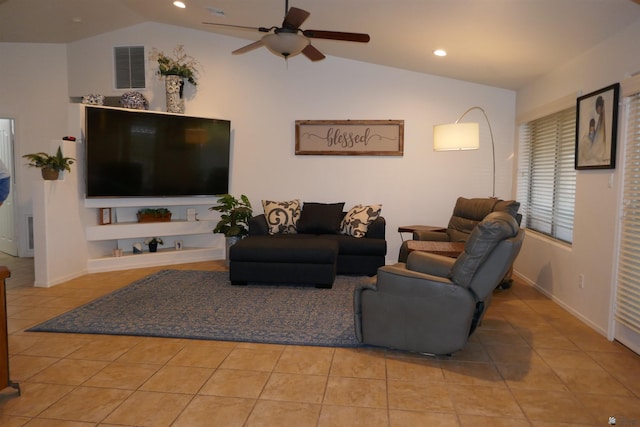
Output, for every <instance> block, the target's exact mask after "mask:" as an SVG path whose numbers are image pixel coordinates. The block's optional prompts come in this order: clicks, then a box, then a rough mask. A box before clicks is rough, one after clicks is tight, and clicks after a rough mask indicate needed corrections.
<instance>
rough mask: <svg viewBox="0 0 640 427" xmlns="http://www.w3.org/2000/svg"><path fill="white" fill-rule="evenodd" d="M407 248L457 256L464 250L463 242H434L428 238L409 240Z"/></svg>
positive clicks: (452, 256)
mask: <svg viewBox="0 0 640 427" xmlns="http://www.w3.org/2000/svg"><path fill="white" fill-rule="evenodd" d="M407 249H408V250H409V252H411V251H419V252H429V253H432V254H437V255H444V256H448V257H451V258H457V257H458V255H460V254H461V253H462V251H464V242H435V241H429V240H409V241H408V242H407Z"/></svg>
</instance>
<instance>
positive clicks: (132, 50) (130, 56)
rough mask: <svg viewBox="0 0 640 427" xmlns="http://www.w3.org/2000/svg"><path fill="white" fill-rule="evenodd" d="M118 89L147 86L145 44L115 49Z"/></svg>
mask: <svg viewBox="0 0 640 427" xmlns="http://www.w3.org/2000/svg"><path fill="white" fill-rule="evenodd" d="M113 55H114V63H115V75H116V89H142V88H144V87H145V71H144V46H124V47H116V48H114V49H113Z"/></svg>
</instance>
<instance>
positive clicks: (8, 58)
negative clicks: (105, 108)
mask: <svg viewBox="0 0 640 427" xmlns="http://www.w3.org/2000/svg"><path fill="white" fill-rule="evenodd" d="M0 58H2V59H1V60H0V76H2V78H1V79H0V117H7V118H13V119H15V125H16V135H15V152H14V155H15V172H14V173H15V180H14V183H15V188H14V191H16V205H17V207H16V212H17V216H16V217H15V224H16V226H17V227H18V229H17V239H18V246H19V248H18V249H19V255H20V256H32V255H33V253H32V252H29V251H27V242H26V237H27V236H26V220H25V215H27V214H31V213H32V212H33V204H32V197H31V192H32V188H33V182H34V181H35V180H36V179H40V180H41V179H42V178H41V175H40V171H39V170H38V169H35V168H27V167H26V166H24V165H25V164H26V162H25V160H24V159H23V158H22V155H23V154H27V153H34V152H37V151H48V150H49V141H51V140H52V139H60V138H61V137H62V136H64V135H66V132H67V107H66V104H67V102H68V100H69V98H68V96H69V95H68V87H67V48H66V45H58V44H24V43H0Z"/></svg>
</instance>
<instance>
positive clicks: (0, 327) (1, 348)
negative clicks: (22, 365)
mask: <svg viewBox="0 0 640 427" xmlns="http://www.w3.org/2000/svg"><path fill="white" fill-rule="evenodd" d="M8 277H11V272H10V271H9V269H8V268H7V267H4V266H0V287H2V289H0V390H3V389H5V388H7V387H13V388H15V389H16V390H18V394H20V385H19V384H18V383H14V382H12V381H11V380H10V379H9V337H8V332H7V294H6V291H5V283H4V281H5V279H7V278H8Z"/></svg>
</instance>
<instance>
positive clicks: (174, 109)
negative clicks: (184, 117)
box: [149, 45, 198, 113]
mask: <svg viewBox="0 0 640 427" xmlns="http://www.w3.org/2000/svg"><path fill="white" fill-rule="evenodd" d="M149 59H150V60H151V61H154V62H157V63H158V70H157V71H156V74H158V75H160V76H162V77H164V78H165V91H166V96H167V112H170V113H184V99H183V91H184V82H185V80H186V81H187V82H189V83H191V84H192V85H194V86H197V85H198V81H197V76H198V68H197V65H198V61H196V59H195V58H193V57H192V56H190V55H187V53H186V52H185V51H184V46H183V45H178V46H176V47H175V49H173V57H170V56H167V55H165V54H164V52H161V51H159V50H158V49H156V48H155V47H154V48H153V49H151V52H150V54H149Z"/></svg>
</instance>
